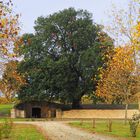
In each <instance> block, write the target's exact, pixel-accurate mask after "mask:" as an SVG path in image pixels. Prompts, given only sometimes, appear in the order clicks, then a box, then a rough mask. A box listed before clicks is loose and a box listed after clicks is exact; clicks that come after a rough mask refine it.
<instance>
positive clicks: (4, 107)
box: [0, 104, 13, 116]
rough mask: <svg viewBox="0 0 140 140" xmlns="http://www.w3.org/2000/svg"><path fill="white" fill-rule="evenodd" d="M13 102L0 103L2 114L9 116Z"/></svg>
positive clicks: (0, 112) (0, 113) (0, 114)
mask: <svg viewBox="0 0 140 140" xmlns="http://www.w3.org/2000/svg"><path fill="white" fill-rule="evenodd" d="M12 108H13V105H12V104H0V116H9V114H10V110H11V109H12Z"/></svg>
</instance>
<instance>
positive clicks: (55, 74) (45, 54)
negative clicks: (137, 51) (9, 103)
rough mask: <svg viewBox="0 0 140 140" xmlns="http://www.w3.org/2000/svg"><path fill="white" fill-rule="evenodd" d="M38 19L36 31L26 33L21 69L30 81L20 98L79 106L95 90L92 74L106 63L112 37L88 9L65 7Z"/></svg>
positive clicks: (111, 44)
mask: <svg viewBox="0 0 140 140" xmlns="http://www.w3.org/2000/svg"><path fill="white" fill-rule="evenodd" d="M35 23H36V24H35V35H33V34H26V35H24V36H23V38H24V41H25V47H21V54H22V55H24V61H22V62H21V64H20V68H19V70H20V72H22V73H25V74H26V75H27V78H26V79H27V83H28V84H27V86H23V88H22V89H21V90H20V91H19V98H20V99H22V100H28V101H29V100H49V101H56V100H57V101H60V102H63V103H72V107H73V108H78V107H79V106H80V101H81V97H82V96H83V95H85V94H89V93H91V92H92V91H93V90H95V85H96V82H95V81H94V80H93V78H92V77H94V76H95V74H97V70H98V68H99V67H103V66H104V65H105V63H106V61H107V58H106V54H107V53H108V52H109V51H111V50H112V49H113V41H112V39H111V38H110V37H109V36H108V35H107V34H106V33H105V32H104V31H103V27H102V26H100V25H97V24H95V23H94V22H93V20H92V15H91V14H90V13H89V12H87V11H86V10H77V11H76V10H75V9H73V8H69V9H65V10H63V11H60V12H57V13H54V14H52V15H49V16H47V17H39V18H38V19H37V20H36V22H35ZM29 38H30V43H28V42H29Z"/></svg>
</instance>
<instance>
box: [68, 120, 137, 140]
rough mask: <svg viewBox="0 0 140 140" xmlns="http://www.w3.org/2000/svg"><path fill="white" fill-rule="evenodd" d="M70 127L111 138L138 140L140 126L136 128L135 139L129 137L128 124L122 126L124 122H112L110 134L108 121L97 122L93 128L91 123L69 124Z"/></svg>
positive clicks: (78, 122)
mask: <svg viewBox="0 0 140 140" xmlns="http://www.w3.org/2000/svg"><path fill="white" fill-rule="evenodd" d="M69 124H70V125H71V126H74V127H78V128H82V129H85V130H88V131H90V132H92V133H93V132H94V133H100V134H104V135H109V136H113V137H123V138H125V140H140V126H139V127H138V131H137V137H136V138H132V137H131V135H130V130H129V124H127V125H124V122H121V121H114V122H112V132H109V128H108V121H97V122H96V123H95V124H96V125H95V128H93V125H92V124H93V123H92V122H80V121H77V122H71V123H69Z"/></svg>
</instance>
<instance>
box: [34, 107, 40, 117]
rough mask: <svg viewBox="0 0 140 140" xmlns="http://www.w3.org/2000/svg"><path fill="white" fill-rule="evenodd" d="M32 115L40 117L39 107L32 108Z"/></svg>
mask: <svg viewBox="0 0 140 140" xmlns="http://www.w3.org/2000/svg"><path fill="white" fill-rule="evenodd" d="M32 117H33V118H41V108H38V107H34V108H32Z"/></svg>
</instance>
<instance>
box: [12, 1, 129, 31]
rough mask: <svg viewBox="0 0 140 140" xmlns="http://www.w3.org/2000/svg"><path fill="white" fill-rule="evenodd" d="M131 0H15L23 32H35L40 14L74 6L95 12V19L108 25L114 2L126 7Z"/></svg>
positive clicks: (15, 8)
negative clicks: (36, 21)
mask: <svg viewBox="0 0 140 140" xmlns="http://www.w3.org/2000/svg"><path fill="white" fill-rule="evenodd" d="M129 1H130V0H13V3H14V11H15V12H16V13H20V14H21V18H20V23H21V34H23V33H34V28H33V27H34V25H35V24H34V22H35V20H36V19H37V18H38V17H39V16H47V15H49V14H53V13H54V12H58V11H60V10H63V9H66V8H69V7H74V8H75V9H85V10H88V11H89V12H90V13H92V14H93V21H94V22H96V23H98V24H103V25H106V24H108V23H109V17H108V13H109V10H110V9H111V8H112V4H115V5H116V6H117V7H120V8H124V7H125V5H127V3H128V2H129Z"/></svg>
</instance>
